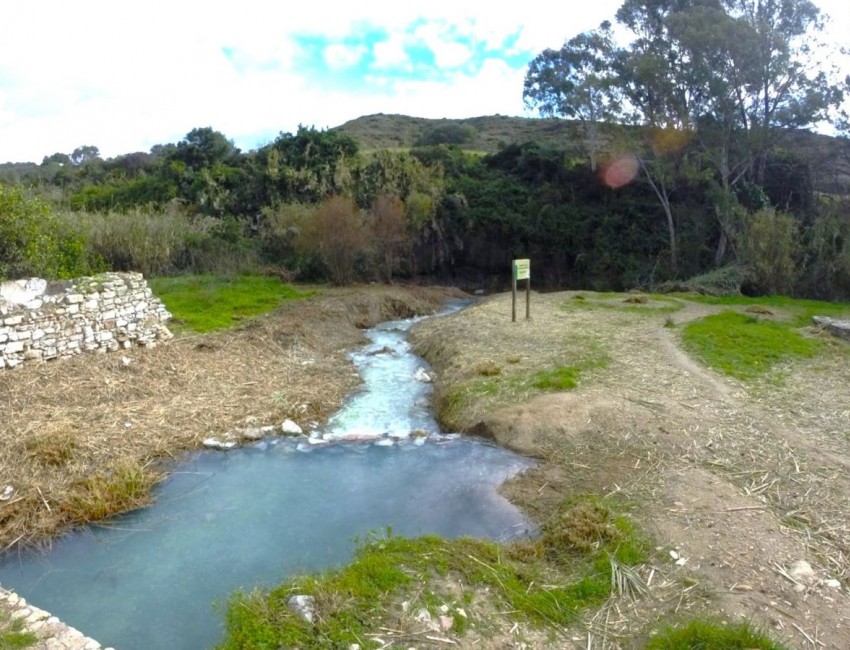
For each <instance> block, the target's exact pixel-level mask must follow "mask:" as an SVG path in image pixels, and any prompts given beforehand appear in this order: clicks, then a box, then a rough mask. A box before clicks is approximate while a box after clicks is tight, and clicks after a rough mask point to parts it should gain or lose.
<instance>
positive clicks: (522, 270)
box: [514, 260, 531, 280]
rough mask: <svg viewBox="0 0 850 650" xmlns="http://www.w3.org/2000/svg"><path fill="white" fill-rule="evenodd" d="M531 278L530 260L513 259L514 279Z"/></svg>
mask: <svg viewBox="0 0 850 650" xmlns="http://www.w3.org/2000/svg"><path fill="white" fill-rule="evenodd" d="M530 278H531V260H514V280H529V279H530Z"/></svg>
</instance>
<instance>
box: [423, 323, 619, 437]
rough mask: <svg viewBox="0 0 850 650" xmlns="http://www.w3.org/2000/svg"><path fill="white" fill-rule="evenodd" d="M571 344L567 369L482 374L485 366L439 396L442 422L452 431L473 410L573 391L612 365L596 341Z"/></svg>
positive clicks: (578, 340) (515, 369) (585, 339)
mask: <svg viewBox="0 0 850 650" xmlns="http://www.w3.org/2000/svg"><path fill="white" fill-rule="evenodd" d="M571 342H572V343H573V344H574V348H576V349H572V350H567V351H566V352H565V353H564V355H563V358H567V359H569V360H570V361H571V363H567V364H564V365H557V366H551V367H548V368H545V369H543V370H537V371H531V370H524V369H523V368H521V367H520V366H508V367H506V368H499V372H498V373H496V372H482V368H484V367H485V364H479V365H478V366H476V368H475V369H476V370H477V372H476V374H475V376H473V377H471V378H469V379H466V380H463V381H460V382H458V383H456V384H453V385H451V386H450V388H449V389H448V390H446V391H445V392H444V393H442V394H440V395H439V396H438V399H437V403H438V409H439V412H440V418H441V420H442V421H443V423H444V424H445V425H446V426H447V427H448V428H456V427H462V426H463V423H462V422H461V420H462V419H463V418H464V416H465V414H466V413H467V412H468V411H469V410H470V409H471V408H474V409H475V410H476V412H478V411H482V412H483V411H487V410H488V409H489V408H490V407H491V406H492V405H496V404H498V406H499V407H503V406H509V405H512V404H519V403H521V402H523V401H525V400H527V399H529V398H530V397H531V396H533V395H535V394H538V393H540V392H541V391H559V390H573V389H575V388H577V387H578V386H579V385H580V384H581V382H582V377H583V375H584V374H585V373H587V372H588V371H591V370H596V369H600V368H605V367H606V366H607V365H608V363H609V361H610V358H609V356H608V354H607V353H606V352H605V349H604V347H603V346H602V345H601V344H600V343H599V341H597V340H596V339H594V338H592V337H572V339H571ZM576 344H580V346H577V345H576ZM579 347H580V349H578V348H579ZM538 367H539V366H538ZM482 374H483V375H484V376H482Z"/></svg>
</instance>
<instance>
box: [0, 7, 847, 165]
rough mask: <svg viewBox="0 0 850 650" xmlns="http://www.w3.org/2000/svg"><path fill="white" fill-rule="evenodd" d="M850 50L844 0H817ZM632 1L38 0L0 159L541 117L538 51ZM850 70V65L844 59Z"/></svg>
mask: <svg viewBox="0 0 850 650" xmlns="http://www.w3.org/2000/svg"><path fill="white" fill-rule="evenodd" d="M815 2H816V4H817V5H818V6H819V7H820V8H821V9H822V10H823V11H824V12H825V13H827V14H828V15H830V16H831V17H832V21H831V25H830V27H829V31H828V32H827V34H826V38H827V40H829V41H830V42H831V43H833V44H841V45H847V46H850V6H847V3H846V0H815ZM621 3H622V0H593V1H590V2H588V1H585V0H581V1H577V0H560V1H559V2H547V1H544V2H536V3H533V4H528V5H526V4H525V3H524V2H498V1H496V0H486V1H481V0H454V1H446V0H425V1H423V2H415V3H414V2H404V0H394V1H392V2H388V1H384V0H378V1H369V0H361V1H360V2H356V1H351V0H349V1H339V0H333V1H323V0H312V1H311V0H303V1H301V2H292V0H289V1H287V2H284V1H282V0H260V1H257V0H239V1H238V2H233V1H231V2H226V3H225V2H219V1H218V0H207V1H205V2H196V1H194V0H168V1H162V0H147V1H146V2H135V3H128V2H120V1H116V0H108V1H96V0H74V1H73V2H69V1H68V0H26V1H22V2H15V3H4V6H3V12H2V17H1V18H0V162H5V161H15V162H24V161H33V162H41V160H42V158H43V157H44V156H45V155H50V154H52V153H55V152H61V153H71V152H72V151H73V150H74V149H75V148H77V147H78V146H81V145H94V146H97V147H98V148H99V149H100V152H101V155H102V156H104V157H112V156H115V155H119V154H122V153H130V152H133V151H148V150H150V148H151V147H152V146H153V145H155V144H163V143H167V142H177V141H179V140H181V139H182V138H183V137H184V136H185V135H186V134H187V133H188V132H189V131H191V130H192V129H193V128H196V127H206V126H211V127H212V128H214V129H216V130H218V131H221V132H222V133H224V134H225V135H226V136H227V137H228V138H230V139H232V140H233V141H234V142H235V143H236V145H237V146H238V147H240V148H242V149H243V150H249V149H254V148H256V147H258V146H262V145H263V144H266V143H268V142H270V141H272V140H273V139H274V138H275V137H276V136H277V135H278V134H279V133H281V132H294V131H295V130H296V129H297V128H298V126H299V125H304V126H313V127H316V128H320V129H324V128H330V127H334V126H338V125H340V124H342V123H344V122H346V121H348V120H351V119H354V118H356V117H359V116H361V115H370V114H374V113H399V114H404V115H413V116H417V117H430V118H442V117H447V118H464V117H475V116H478V115H493V114H501V115H524V116H533V115H534V113H533V112H531V111H529V110H528V109H527V108H526V107H525V106H524V105H523V100H522V88H523V78H524V75H525V71H526V68H527V66H528V63H529V61H531V59H533V58H534V57H535V56H536V55H537V54H539V53H540V52H541V51H542V50H544V49H546V48H558V47H560V46H561V45H562V44H563V42H564V41H565V40H567V39H568V38H571V37H572V36H574V35H576V34H578V33H580V32H583V31H587V30H589V29H593V28H595V27H596V26H598V25H599V23H600V22H601V21H603V20H606V19H610V20H612V21H613V19H614V14H615V13H616V11H617V9H618V8H619V6H620V5H621ZM847 72H850V69H849V70H847Z"/></svg>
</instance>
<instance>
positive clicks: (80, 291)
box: [0, 273, 171, 369]
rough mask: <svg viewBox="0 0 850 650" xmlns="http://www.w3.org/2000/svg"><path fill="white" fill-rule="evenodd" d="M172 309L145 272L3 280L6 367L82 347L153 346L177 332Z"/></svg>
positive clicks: (0, 323)
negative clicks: (170, 327) (170, 322)
mask: <svg viewBox="0 0 850 650" xmlns="http://www.w3.org/2000/svg"><path fill="white" fill-rule="evenodd" d="M170 318H171V314H170V313H168V311H167V310H166V309H165V307H164V306H163V304H162V303H161V302H160V301H159V300H158V299H157V298H155V297H154V296H153V294H152V293H151V290H150V287H148V284H147V282H146V281H145V279H144V277H143V276H142V274H141V273H103V274H101V275H97V276H94V277H84V278H77V279H75V280H67V281H63V282H47V281H46V280H42V279H40V278H30V279H28V280H11V281H8V282H3V283H0V369H9V368H14V367H16V366H19V365H20V364H22V363H26V362H31V361H47V360H50V359H57V358H60V357H70V356H73V355H75V354H80V353H82V352H112V351H117V350H122V349H128V348H131V347H133V346H136V345H141V346H146V347H152V346H154V345H156V344H157V342H159V341H163V340H166V339H168V338H170V337H171V332H169V331H168V328H167V327H166V325H165V324H166V322H167V321H168V320H169V319H170Z"/></svg>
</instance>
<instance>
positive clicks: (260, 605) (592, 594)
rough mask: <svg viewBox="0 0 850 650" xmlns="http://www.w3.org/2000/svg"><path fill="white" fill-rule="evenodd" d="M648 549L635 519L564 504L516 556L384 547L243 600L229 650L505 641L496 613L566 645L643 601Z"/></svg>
mask: <svg viewBox="0 0 850 650" xmlns="http://www.w3.org/2000/svg"><path fill="white" fill-rule="evenodd" d="M649 548H650V546H649V544H648V543H647V541H646V540H645V539H644V538H643V537H642V536H641V535H640V533H639V532H638V531H637V529H636V527H635V526H634V524H633V522H632V521H631V520H630V519H629V518H628V517H626V516H623V515H617V514H615V513H614V512H612V511H611V510H610V509H609V508H608V507H607V506H605V505H603V504H602V503H601V502H599V501H598V500H594V499H583V500H578V501H573V502H570V503H565V504H563V505H562V507H561V508H559V510H558V511H557V512H556V513H555V514H554V515H553V516H552V517H551V518H550V519H549V520H548V521H547V522H545V524H544V525H543V527H542V530H541V534H540V536H539V537H538V538H537V539H534V540H527V541H521V542H514V543H511V544H506V545H499V544H496V543H494V542H488V541H484V540H476V539H458V540H445V539H441V538H439V537H420V538H416V539H405V538H398V537H387V538H375V539H372V540H369V541H368V542H366V543H365V544H363V545H362V546H360V548H359V549H358V550H357V552H356V554H355V558H354V560H353V561H352V562H351V563H350V564H349V565H347V566H346V567H344V568H342V569H340V570H338V571H333V572H330V573H326V574H323V575H318V576H306V577H299V578H295V579H293V580H290V581H288V582H286V583H285V584H283V585H281V586H279V587H277V588H275V589H273V590H271V591H269V592H259V591H254V592H250V593H239V594H237V595H235V596H234V597H233V598H232V599H231V602H230V604H229V607H228V613H227V636H226V639H225V640H224V641H223V642H222V643H221V644H220V645H219V648H220V650H236V649H239V648H278V647H299V648H304V649H306V648H335V647H347V646H348V645H349V644H352V643H357V644H359V645H360V647H361V648H380V647H386V644H387V643H388V642H404V643H407V644H410V643H414V642H417V641H421V642H425V643H427V642H428V640H429V639H430V640H432V641H433V640H434V639H435V637H434V635H435V634H436V635H437V636H438V637H439V636H441V635H442V636H443V638H445V635H448V636H450V637H451V638H457V637H465V638H466V639H467V640H471V639H473V638H480V639H486V638H488V636H489V635H491V634H494V633H495V629H493V626H494V621H493V618H492V617H493V613H494V612H497V611H504V610H509V611H510V612H511V618H512V619H513V620H516V621H520V622H522V623H527V624H529V625H531V626H532V627H533V628H534V627H541V626H542V627H546V626H548V627H547V628H546V629H548V633H549V634H552V633H555V634H557V633H556V630H557V629H558V628H559V627H561V626H565V625H569V624H570V623H572V622H574V621H575V620H576V619H577V618H578V616H579V615H580V614H581V612H582V610H583V609H584V608H586V607H592V606H597V605H599V604H600V603H602V602H603V601H604V600H605V599H606V598H607V597H609V596H610V595H611V593H612V591H613V592H615V593H638V592H640V591H642V590H643V589H644V588H645V587H644V583H643V580H642V579H641V578H640V577H639V575H638V573H637V571H636V570H635V569H634V567H635V565H639V564H642V563H644V562H645V561H647V559H648V557H649ZM296 594H300V595H308V596H311V597H312V598H313V599H314V603H315V611H314V622H313V623H308V622H306V621H305V620H304V619H303V618H301V617H300V616H298V615H296V614H294V613H293V612H291V611H290V610H289V608H288V607H287V602H288V601H289V599H290V598H291V597H292V596H293V595H296ZM441 617H442V618H441ZM430 621H435V622H437V624H436V625H429V624H428V623H429V622H430ZM451 638H450V639H449V641H450V642H453V641H452V640H451Z"/></svg>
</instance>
